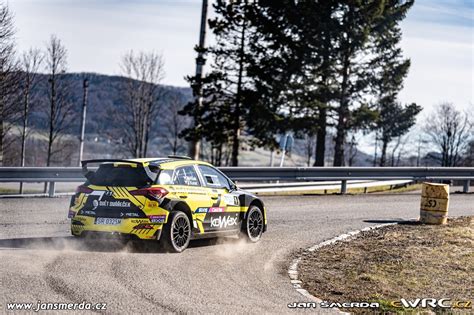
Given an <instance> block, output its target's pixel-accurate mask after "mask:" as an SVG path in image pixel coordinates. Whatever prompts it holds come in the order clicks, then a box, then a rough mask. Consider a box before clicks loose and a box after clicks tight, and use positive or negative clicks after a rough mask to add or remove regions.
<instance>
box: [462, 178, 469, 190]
mask: <svg viewBox="0 0 474 315" xmlns="http://www.w3.org/2000/svg"><path fill="white" fill-rule="evenodd" d="M469 186H471V180H469V179H466V180H465V181H464V185H463V190H462V191H463V192H464V193H468V192H469Z"/></svg>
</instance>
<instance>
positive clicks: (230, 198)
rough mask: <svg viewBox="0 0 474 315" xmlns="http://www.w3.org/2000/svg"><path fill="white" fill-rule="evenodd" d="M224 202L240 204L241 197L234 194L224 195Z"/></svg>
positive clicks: (232, 204) (231, 204)
mask: <svg viewBox="0 0 474 315" xmlns="http://www.w3.org/2000/svg"><path fill="white" fill-rule="evenodd" d="M224 202H225V203H226V204H227V205H230V206H238V205H239V198H238V197H237V196H234V195H224Z"/></svg>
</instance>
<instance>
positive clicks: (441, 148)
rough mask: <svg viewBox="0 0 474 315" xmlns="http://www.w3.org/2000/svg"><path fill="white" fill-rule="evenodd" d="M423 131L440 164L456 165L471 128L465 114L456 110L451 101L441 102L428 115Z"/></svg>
mask: <svg viewBox="0 0 474 315" xmlns="http://www.w3.org/2000/svg"><path fill="white" fill-rule="evenodd" d="M424 131H425V133H426V134H427V136H428V138H429V140H430V142H431V143H432V144H433V145H434V146H435V148H436V149H437V152H438V153H439V156H433V155H431V156H430V157H431V158H434V159H436V160H439V162H440V163H441V166H457V165H458V164H459V163H460V162H461V158H462V153H463V152H464V151H465V150H466V149H467V145H468V143H469V140H470V138H471V137H472V130H471V128H470V122H469V119H468V116H467V114H463V113H461V112H460V111H458V110H456V108H455V107H454V105H453V104H452V103H442V104H440V105H438V106H437V107H436V109H435V111H434V112H433V113H432V114H431V115H430V116H429V117H428V119H427V121H426V123H425V127H424Z"/></svg>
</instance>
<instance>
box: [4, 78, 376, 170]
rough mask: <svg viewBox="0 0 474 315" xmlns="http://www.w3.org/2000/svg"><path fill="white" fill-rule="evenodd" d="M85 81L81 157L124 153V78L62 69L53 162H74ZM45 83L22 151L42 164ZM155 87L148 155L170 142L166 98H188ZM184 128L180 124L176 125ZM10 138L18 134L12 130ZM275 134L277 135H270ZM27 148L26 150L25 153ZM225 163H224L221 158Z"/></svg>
mask: <svg viewBox="0 0 474 315" xmlns="http://www.w3.org/2000/svg"><path fill="white" fill-rule="evenodd" d="M84 78H88V80H89V96H88V109H87V119H86V140H85V148H84V158H85V159H89V158H111V157H126V156H127V154H126V152H124V151H123V149H122V147H121V139H120V134H121V132H120V131H121V129H122V126H121V123H120V122H118V121H114V117H113V115H112V113H114V112H117V111H118V112H120V111H121V109H123V107H124V106H125V105H124V103H123V93H122V88H121V87H122V86H123V83H124V81H125V78H124V77H120V76H109V75H102V74H95V73H68V74H65V75H64V80H65V81H67V82H68V84H69V86H70V87H71V89H70V90H71V95H70V101H71V102H72V104H73V114H72V116H73V120H72V123H71V124H70V125H69V126H68V128H66V129H65V130H64V136H63V137H62V139H63V141H64V142H67V147H66V148H65V152H64V154H63V155H62V157H61V158H58V159H56V160H55V162H54V164H55V165H65V166H67V165H77V161H78V150H77V144H78V140H77V139H78V135H79V130H80V117H81V110H82V95H83V88H82V84H83V79H84ZM48 88H49V83H48V79H47V76H46V75H43V74H39V75H38V83H37V85H36V87H35V90H34V91H33V95H34V97H33V98H32V104H31V110H30V115H29V120H30V122H29V124H30V128H32V129H33V130H35V132H34V133H32V134H31V135H30V136H29V139H28V149H30V150H34V151H35V154H34V155H28V154H27V161H26V163H27V165H35V166H43V165H44V163H45V159H46V142H47V137H46V135H47V132H46V131H47V128H48V112H47V110H46V108H47V106H49V104H48V97H47V91H48V90H47V89H48ZM159 88H160V89H161V91H164V92H165V93H163V97H162V98H161V99H160V101H159V104H160V109H159V115H158V117H159V119H158V120H157V121H156V122H154V123H153V124H152V132H151V140H150V149H149V155H150V156H164V155H168V154H172V153H173V152H172V150H171V147H170V145H169V142H168V140H169V139H167V138H169V130H168V127H167V125H168V122H169V120H170V117H171V114H172V113H171V109H170V99H171V98H172V97H178V99H179V100H180V103H181V106H184V105H185V104H186V103H187V102H188V101H189V100H190V99H191V98H192V92H191V89H190V88H183V87H173V86H166V85H160V86H159ZM181 127H185V126H181ZM11 136H12V137H18V136H19V132H18V129H16V128H15V129H13V132H12V134H11ZM276 137H278V136H277V135H276ZM330 139H331V137H330V136H328V140H327V144H326V146H327V148H328V150H327V161H328V164H330V161H331V158H332V154H333V152H332V150H333V143H332V141H331V140H330ZM305 146H306V144H305V141H304V140H301V139H295V143H294V146H293V152H292V153H291V154H290V155H289V156H288V157H287V158H286V159H285V165H288V166H306V165H307V158H306V157H305V156H306V155H307V153H306V150H307V149H306V147H305ZM19 152H20V149H19V141H16V144H15V146H14V147H13V148H12V150H10V153H9V154H7V157H8V158H7V159H6V161H7V164H9V165H17V162H18V156H19ZM27 153H28V152H27ZM177 153H179V154H186V143H185V142H184V141H183V140H181V146H180V148H179V150H178V152H177ZM270 156H271V152H270V151H269V150H266V149H264V148H255V149H253V148H250V147H248V146H246V145H243V147H242V150H241V154H240V157H239V160H240V165H242V166H258V165H265V166H267V165H270ZM280 159H281V155H280V154H279V152H275V154H274V160H273V165H275V166H278V165H279V163H280ZM370 159H371V157H369V156H367V155H365V154H364V153H362V152H360V151H359V152H358V153H357V156H356V158H355V159H354V164H355V165H370V163H371V162H370ZM224 163H225V162H224Z"/></svg>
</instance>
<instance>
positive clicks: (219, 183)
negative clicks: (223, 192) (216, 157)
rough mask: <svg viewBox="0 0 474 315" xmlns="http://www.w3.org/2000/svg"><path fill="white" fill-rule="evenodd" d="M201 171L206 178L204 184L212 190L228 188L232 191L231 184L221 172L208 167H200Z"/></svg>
mask: <svg viewBox="0 0 474 315" xmlns="http://www.w3.org/2000/svg"><path fill="white" fill-rule="evenodd" d="M198 167H199V171H200V172H201V174H202V177H203V178H204V184H205V185H206V186H207V187H210V188H227V190H230V184H229V181H228V180H227V178H226V177H225V176H224V175H222V174H221V173H220V172H219V171H217V170H215V169H214V168H212V167H210V166H207V165H199V166H198Z"/></svg>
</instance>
